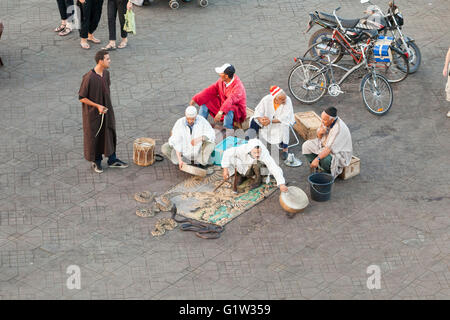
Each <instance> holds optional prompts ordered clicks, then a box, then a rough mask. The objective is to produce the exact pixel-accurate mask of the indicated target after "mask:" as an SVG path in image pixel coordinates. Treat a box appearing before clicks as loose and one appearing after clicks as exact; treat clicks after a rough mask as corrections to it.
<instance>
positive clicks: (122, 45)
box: [117, 41, 128, 49]
mask: <svg viewBox="0 0 450 320" xmlns="http://www.w3.org/2000/svg"><path fill="white" fill-rule="evenodd" d="M127 45H128V41H127V42H121V43H120V44H119V45H118V46H117V48H119V49H123V48H126V47H127Z"/></svg>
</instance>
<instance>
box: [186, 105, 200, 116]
mask: <svg viewBox="0 0 450 320" xmlns="http://www.w3.org/2000/svg"><path fill="white" fill-rule="evenodd" d="M185 115H186V117H188V118H194V117H196V116H197V108H196V107H194V106H189V107H187V108H186V111H185Z"/></svg>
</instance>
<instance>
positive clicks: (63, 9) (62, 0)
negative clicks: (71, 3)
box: [56, 0, 67, 31]
mask: <svg viewBox="0 0 450 320" xmlns="http://www.w3.org/2000/svg"><path fill="white" fill-rule="evenodd" d="M56 2H57V3H58V9H59V15H60V16H61V21H62V22H63V23H62V24H65V23H66V20H67V6H66V0H56ZM60 31H61V30H60Z"/></svg>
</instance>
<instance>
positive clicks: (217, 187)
mask: <svg viewBox="0 0 450 320" xmlns="http://www.w3.org/2000/svg"><path fill="white" fill-rule="evenodd" d="M227 180H228V179H227ZM227 180H225V179H224V180H223V181H222V182H221V183H220V184H219V185H218V186H217V187H216V188H215V189H214V191H213V192H216V191H217V189H219V188H220V187H221V186H222V185H223V184H224V183H225V182H227Z"/></svg>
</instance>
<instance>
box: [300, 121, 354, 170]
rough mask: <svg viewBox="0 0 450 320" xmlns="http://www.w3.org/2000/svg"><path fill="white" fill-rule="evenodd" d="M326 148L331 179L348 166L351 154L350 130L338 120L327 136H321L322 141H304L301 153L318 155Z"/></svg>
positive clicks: (316, 139)
mask: <svg viewBox="0 0 450 320" xmlns="http://www.w3.org/2000/svg"><path fill="white" fill-rule="evenodd" d="M319 129H320V128H319ZM319 129H317V130H319ZM326 147H328V148H329V149H330V150H331V166H330V171H331V174H332V175H333V177H336V176H338V175H340V174H341V173H342V170H343V169H344V168H345V167H346V166H348V165H349V164H350V161H351V160H352V154H353V146H352V136H351V134H350V130H349V129H348V127H347V125H346V124H345V123H344V121H342V120H341V119H340V118H338V119H337V121H336V124H335V125H334V126H333V128H331V129H330V130H329V132H328V133H327V134H325V135H323V136H322V139H319V138H315V139H312V140H308V141H306V142H305V143H304V144H303V146H302V153H303V154H311V153H314V154H319V153H321V152H322V151H323V149H325V148H326Z"/></svg>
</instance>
